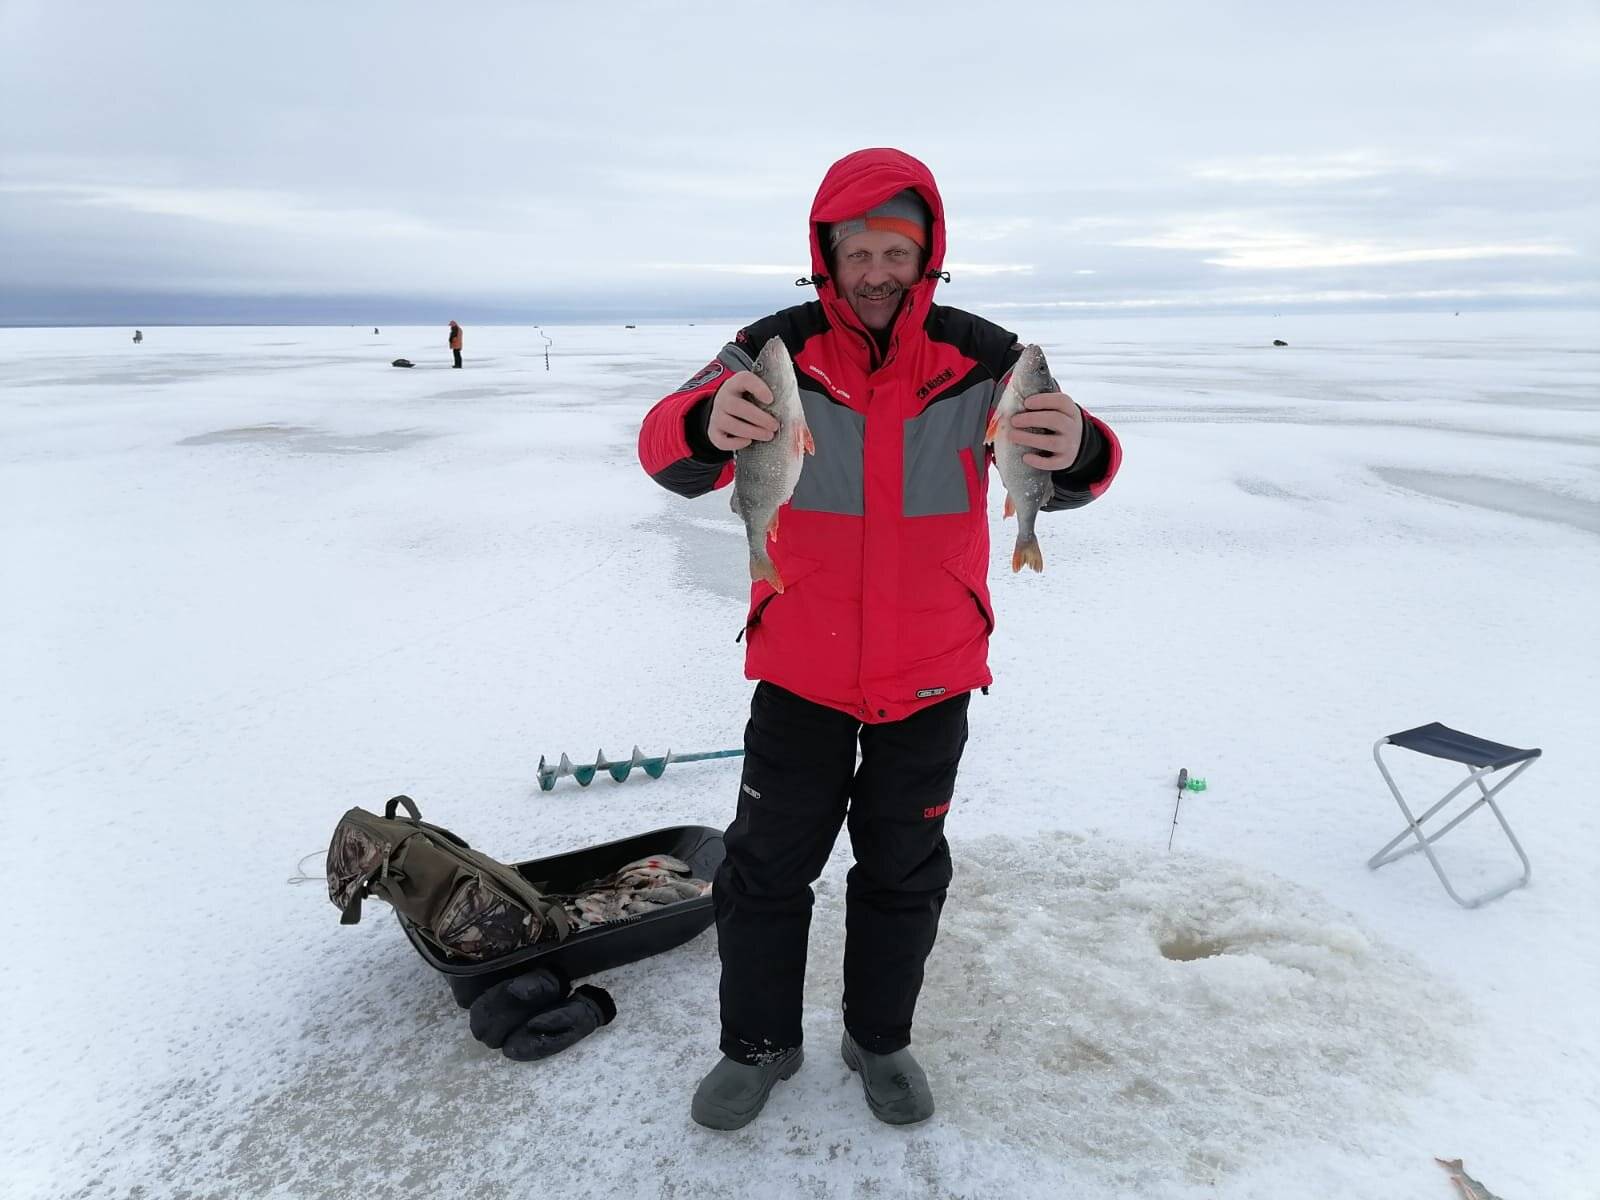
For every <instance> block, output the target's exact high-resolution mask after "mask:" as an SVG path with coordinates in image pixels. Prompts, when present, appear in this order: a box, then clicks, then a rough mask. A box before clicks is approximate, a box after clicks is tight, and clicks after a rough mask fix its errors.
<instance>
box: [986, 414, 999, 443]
mask: <svg viewBox="0 0 1600 1200" xmlns="http://www.w3.org/2000/svg"><path fill="white" fill-rule="evenodd" d="M998 436H1000V410H999V409H995V411H994V412H992V413H990V414H989V427H988V428H987V429H985V430H984V431H983V440H984V441H985V442H988V443H991V444H992V443H993V442H994V439H995V438H997V437H998Z"/></svg>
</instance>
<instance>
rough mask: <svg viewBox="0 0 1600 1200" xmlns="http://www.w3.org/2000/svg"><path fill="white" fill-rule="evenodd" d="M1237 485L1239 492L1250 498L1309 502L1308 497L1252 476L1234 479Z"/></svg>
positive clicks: (1241, 476)
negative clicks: (1258, 497)
mask: <svg viewBox="0 0 1600 1200" xmlns="http://www.w3.org/2000/svg"><path fill="white" fill-rule="evenodd" d="M1234 483H1236V484H1238V485H1239V490H1240V491H1242V492H1246V493H1248V494H1249V495H1251V496H1263V497H1266V498H1267V499H1269V500H1310V499H1311V497H1310V496H1303V495H1301V494H1300V493H1299V492H1294V491H1290V490H1289V489H1288V488H1286V487H1283V486H1281V485H1280V484H1276V483H1273V482H1272V481H1271V480H1270V479H1261V478H1259V477H1257V476H1253V475H1240V476H1238V477H1237V478H1236V479H1234Z"/></svg>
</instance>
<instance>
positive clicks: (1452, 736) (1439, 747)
mask: <svg viewBox="0 0 1600 1200" xmlns="http://www.w3.org/2000/svg"><path fill="white" fill-rule="evenodd" d="M1385 746H1399V747H1401V748H1402V749H1405V750H1415V751H1416V752H1417V753H1418V754H1426V755H1428V756H1429V757H1430V758H1443V759H1448V760H1449V761H1450V762H1458V763H1462V764H1464V765H1465V766H1466V767H1467V768H1468V769H1467V777H1466V779H1464V780H1462V781H1461V782H1460V783H1458V784H1457V785H1456V786H1455V787H1453V788H1451V789H1450V791H1449V792H1447V793H1445V796H1444V798H1443V799H1442V800H1440V801H1439V802H1438V803H1437V804H1435V805H1434V806H1433V807H1432V808H1430V809H1428V811H1427V812H1425V813H1423V814H1422V815H1421V816H1420V817H1413V816H1412V815H1411V809H1410V808H1409V807H1407V805H1406V801H1405V797H1404V796H1402V795H1401V794H1400V789H1399V788H1398V787H1396V786H1395V782H1394V776H1392V775H1390V774H1389V768H1388V767H1386V766H1385V765H1384V763H1383V753H1382V751H1383V748H1384V747H1385ZM1541 753H1543V752H1542V751H1540V750H1519V749H1517V748H1516V747H1515V746H1502V745H1501V744H1500V743H1499V742H1491V741H1488V740H1486V739H1484V738H1480V737H1473V736H1472V734H1470V733H1462V732H1461V731H1460V730H1459V729H1451V728H1449V727H1448V726H1445V725H1441V724H1439V723H1438V722H1437V721H1435V722H1433V724H1431V725H1419V726H1418V727H1417V728H1415V729H1407V730H1406V731H1405V732H1403V733H1391V734H1390V735H1389V736H1388V737H1382V738H1379V739H1378V741H1377V743H1376V744H1375V745H1374V746H1373V747H1372V757H1373V759H1374V761H1376V762H1377V764H1378V770H1380V771H1382V772H1383V780H1384V782H1385V783H1387V784H1388V785H1389V790H1390V791H1391V792H1393V793H1394V800H1395V803H1396V804H1398V805H1399V806H1400V811H1401V812H1403V813H1404V814H1405V817H1406V827H1405V828H1404V829H1403V830H1401V831H1400V832H1399V833H1398V834H1396V835H1395V837H1394V838H1392V839H1391V840H1390V842H1389V844H1388V845H1386V846H1385V847H1384V848H1383V849H1382V850H1379V851H1378V852H1377V853H1376V854H1374V855H1373V856H1372V857H1371V858H1369V859H1368V860H1367V866H1369V867H1371V868H1373V869H1374V870H1376V869H1377V868H1378V867H1381V866H1383V865H1384V863H1390V862H1393V861H1394V860H1395V859H1397V858H1403V857H1404V856H1405V855H1407V854H1411V853H1413V852H1415V851H1417V850H1421V851H1422V852H1423V853H1424V854H1426V855H1427V856H1428V861H1429V862H1430V863H1432V864H1433V870H1434V874H1436V875H1438V876H1439V882H1440V883H1442V884H1444V890H1445V891H1447V892H1449V893H1450V899H1452V900H1454V901H1455V902H1456V903H1457V904H1459V905H1461V906H1462V907H1463V908H1477V907H1478V905H1480V904H1485V903H1487V902H1488V901H1490V900H1494V899H1496V898H1497V897H1500V896H1504V895H1505V894H1506V893H1507V892H1509V891H1511V890H1513V889H1514V888H1519V887H1522V886H1523V885H1524V884H1526V883H1527V882H1528V880H1530V879H1532V878H1533V868H1532V867H1531V866H1529V865H1528V856H1527V855H1526V854H1524V853H1523V852H1522V845H1521V843H1519V842H1518V841H1517V835H1516V834H1514V833H1512V832H1511V826H1510V825H1508V824H1506V818H1505V814H1504V813H1502V812H1501V811H1500V806H1499V805H1498V804H1496V803H1495V802H1494V798H1495V796H1496V795H1497V794H1498V793H1499V792H1501V791H1502V790H1503V789H1504V788H1505V787H1506V785H1507V784H1509V783H1510V782H1511V781H1512V780H1513V779H1515V778H1516V777H1517V776H1518V775H1521V774H1522V773H1523V772H1524V771H1526V770H1527V769H1528V768H1529V767H1531V766H1533V761H1534V759H1536V758H1538V757H1539V755H1540V754H1541ZM1513 763H1516V764H1518V765H1517V769H1516V770H1515V771H1513V772H1511V774H1509V775H1507V776H1506V777H1505V778H1504V779H1502V780H1501V781H1500V782H1499V783H1497V784H1495V785H1494V787H1492V788H1489V787H1485V786H1484V785H1483V780H1484V777H1485V776H1487V775H1491V774H1493V773H1494V772H1496V771H1498V770H1501V769H1502V768H1504V767H1509V766H1511V764H1513ZM1473 784H1477V785H1478V790H1479V791H1480V792H1482V793H1483V795H1482V796H1480V797H1479V798H1478V799H1477V800H1475V801H1473V802H1472V804H1471V805H1470V806H1468V808H1467V810H1466V811H1465V812H1463V813H1462V814H1460V815H1459V816H1458V817H1456V818H1455V819H1454V820H1453V821H1451V822H1450V823H1449V824H1448V825H1446V826H1445V827H1444V828H1443V829H1441V830H1439V831H1438V832H1437V833H1434V834H1430V835H1428V836H1426V837H1424V836H1423V833H1422V823H1423V822H1424V821H1426V820H1427V819H1428V818H1429V817H1431V816H1433V815H1434V813H1436V812H1438V811H1439V810H1440V809H1442V808H1443V807H1444V806H1445V805H1447V804H1449V803H1450V801H1452V800H1454V799H1455V798H1456V797H1457V796H1458V795H1460V794H1461V793H1462V792H1463V791H1465V790H1466V789H1467V788H1469V787H1471V786H1472V785H1473ZM1485 804H1487V805H1488V806H1489V809H1490V811H1492V812H1493V813H1494V815H1495V819H1496V820H1497V821H1499V822H1500V828H1501V829H1503V830H1505V831H1506V837H1508V838H1510V839H1511V848H1512V849H1513V850H1515V851H1516V852H1517V857H1518V858H1520V859H1521V860H1522V878H1520V879H1515V880H1513V881H1512V882H1510V883H1508V884H1506V885H1504V886H1503V887H1498V888H1494V889H1492V890H1491V891H1487V892H1485V893H1483V895H1481V896H1476V897H1474V898H1473V899H1471V900H1463V899H1462V898H1461V897H1460V896H1459V895H1457V894H1456V889H1455V888H1453V887H1451V886H1450V880H1449V879H1448V878H1447V877H1446V876H1445V873H1444V868H1443V867H1441V866H1440V865H1439V859H1438V857H1437V856H1436V855H1435V854H1434V852H1433V843H1435V842H1437V841H1438V840H1439V839H1440V838H1442V837H1443V836H1444V835H1445V834H1447V833H1449V832H1450V831H1451V830H1452V829H1454V828H1455V827H1456V826H1457V825H1459V824H1461V822H1463V821H1465V820H1466V819H1467V818H1468V817H1470V816H1471V815H1472V814H1473V813H1474V812H1476V811H1477V810H1478V809H1479V808H1481V807H1482V806H1483V805H1485ZM1408 837H1415V838H1416V840H1417V841H1416V845H1414V846H1407V847H1406V848H1405V849H1404V850H1396V849H1395V847H1396V846H1398V845H1399V844H1400V843H1401V842H1403V841H1405V840H1406V839H1407V838H1408Z"/></svg>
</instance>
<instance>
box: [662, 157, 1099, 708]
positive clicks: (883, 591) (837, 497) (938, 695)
mask: <svg viewBox="0 0 1600 1200" xmlns="http://www.w3.org/2000/svg"><path fill="white" fill-rule="evenodd" d="M904 188H914V189H915V190H916V192H917V193H918V195H920V196H921V197H922V199H923V201H924V202H925V203H926V204H927V205H928V210H929V212H930V213H931V214H932V227H931V229H930V230H929V233H930V238H929V246H928V251H929V254H928V262H927V266H926V270H925V274H924V276H923V278H922V279H921V280H920V281H919V282H918V283H917V284H916V285H914V286H913V287H911V288H910V289H909V290H908V291H907V294H906V297H905V299H904V301H903V302H902V303H901V306H900V311H899V312H898V313H897V314H896V317H895V321H894V324H893V326H892V327H891V329H890V332H889V339H888V349H887V350H886V351H884V352H882V353H880V352H879V350H878V347H877V344H876V343H875V342H874V341H873V338H872V336H871V334H870V333H869V332H868V331H867V329H866V328H865V326H863V325H862V323H861V321H860V319H859V318H858V317H857V316H856V315H855V312H854V310H853V309H851V307H850V305H849V303H848V302H847V301H846V300H845V299H844V298H843V297H841V296H840V295H839V294H838V293H837V291H836V290H835V288H834V286H833V283H832V281H831V280H830V279H829V278H828V274H827V273H828V271H829V270H830V265H829V263H828V261H827V259H826V256H825V255H824V252H823V248H822V247H823V241H822V237H823V236H824V235H823V234H822V233H821V232H819V226H823V225H826V224H828V223H831V222H834V221H842V220H848V219H850V218H853V217H857V216H860V215H861V214H862V213H864V212H866V211H867V210H868V209H869V208H872V207H873V206H874V205H877V204H880V203H882V202H883V201H884V200H886V199H888V198H889V197H890V196H893V195H894V194H895V193H897V192H899V191H901V190H902V189H904ZM944 252H945V227H944V208H943V205H942V203H941V202H940V199H939V192H938V188H937V187H936V186H935V184H934V181H933V176H932V174H931V173H930V172H929V171H928V169H927V167H925V166H923V165H922V163H920V162H918V161H917V160H916V159H914V158H912V157H911V156H910V155H907V154H903V153H901V152H900V151H898V150H862V151H858V152H857V153H855V154H852V155H850V156H848V157H847V158H844V159H841V160H840V161H839V162H838V163H836V164H834V166H833V168H832V169H831V170H830V171H829V172H828V175H827V177H826V178H825V179H824V180H823V181H822V186H821V187H820V188H819V189H818V191H817V197H816V200H815V201H814V202H813V203H812V206H811V265H812V271H813V275H812V278H811V279H810V280H809V281H808V282H810V283H813V284H815V286H816V288H817V296H818V299H817V300H815V301H812V302H811V303H809V304H801V305H797V306H795V307H794V308H789V309H785V310H784V311H782V312H779V313H775V314H773V315H772V316H770V317H765V318H763V319H762V320H760V321H757V322H755V323H754V324H753V325H749V326H747V327H746V328H744V329H742V330H740V331H739V334H738V336H737V337H736V338H735V340H734V341H732V342H730V343H729V344H728V345H726V346H724V347H723V349H722V352H721V353H720V354H719V355H718V356H717V358H716V359H715V360H713V361H712V362H711V363H710V364H709V365H708V366H706V367H705V368H704V369H703V370H701V371H700V372H699V373H697V374H696V375H695V376H694V378H692V379H690V380H689V381H688V382H687V383H685V384H684V385H683V386H682V387H681V388H680V389H678V391H676V392H674V393H673V394H672V395H670V396H668V397H666V398H665V399H664V400H662V401H660V402H659V403H658V404H657V405H656V406H655V407H654V408H652V409H651V410H650V412H649V414H648V415H647V416H646V417H645V419H644V426H643V428H642V429H641V430H640V433H639V458H640V461H641V462H642V463H643V464H644V468H645V470H646V471H648V472H649V473H650V475H651V476H652V477H653V478H655V479H656V481H657V482H659V483H661V484H662V485H663V486H664V487H667V488H670V489H671V490H673V491H675V492H678V493H679V494H681V495H685V496H698V495H701V494H702V493H704V492H707V491H709V490H711V489H712V488H715V487H723V486H725V485H726V484H728V483H729V482H731V481H732V479H733V472H734V466H733V462H732V456H731V455H729V454H728V453H726V452H725V451H719V450H717V449H716V448H715V447H713V446H712V445H711V443H710V441H709V439H708V437H707V435H706V423H707V420H708V419H709V413H710V405H711V398H712V397H713V396H714V395H715V394H716V391H717V388H718V387H720V386H721V384H722V383H723V382H724V380H725V379H726V378H727V376H728V375H729V374H731V373H732V372H734V371H740V370H749V369H750V366H751V363H752V360H753V359H754V357H755V356H756V354H758V353H759V352H760V350H761V347H762V346H763V345H765V344H766V341H767V339H768V338H771V337H774V336H776V337H781V338H783V340H784V344H785V345H786V346H787V347H788V349H789V353H790V355H791V356H792V357H793V359H794V364H795V372H796V374H797V376H798V380H799V384H800V397H801V402H802V404H803V406H804V408H805V414H806V422H807V424H808V425H809V426H810V427H811V436H812V439H813V440H814V442H815V443H816V454H815V456H814V457H808V458H807V459H806V461H805V466H804V468H803V470H802V471H801V475H800V482H799V484H798V486H797V487H796V488H795V493H794V497H793V499H792V500H791V501H790V503H789V504H788V505H786V506H785V507H784V509H783V510H782V512H781V525H782V533H781V536H780V538H779V539H778V540H777V541H774V542H771V543H769V545H768V551H769V552H770V553H771V555H772V559H773V562H774V563H775V564H776V565H777V568H778V571H779V573H780V574H781V575H782V577H783V580H784V585H785V590H784V591H783V592H782V593H781V594H779V593H776V592H774V591H773V589H772V587H771V586H770V585H769V584H767V583H765V582H756V583H754V584H752V586H751V589H750V608H749V613H748V615H747V617H746V623H745V632H744V635H743V636H744V637H745V641H746V657H745V674H746V676H748V677H749V678H751V679H765V680H767V681H769V682H771V683H774V684H777V685H778V686H779V687H782V688H786V689H788V690H789V691H792V692H795V693H798V694H799V695H801V696H803V697H805V698H806V699H808V700H812V701H815V702H817V703H819V704H825V705H828V706H829V707H831V708H836V709H839V710H841V711H843V712H847V713H850V714H851V715H853V716H855V717H857V718H859V719H860V720H862V721H868V722H879V721H897V720H900V719H901V718H903V717H906V716H909V715H910V714H911V713H913V712H915V711H916V710H918V709H919V708H924V707H926V706H927V705H929V704H934V703H936V702H938V701H939V700H941V699H945V698H947V697H950V696H954V695H958V694H959V693H961V692H966V691H971V690H972V689H974V688H978V687H982V686H984V685H986V684H988V683H989V682H990V681H991V676H990V674H989V667H988V662H987V657H988V647H989V634H990V633H991V632H992V630H993V629H994V616H993V609H992V608H991V607H990V603H989V586H988V582H987V574H988V568H989V524H988V516H987V505H986V499H987V495H988V464H989V461H990V457H989V453H988V449H987V447H986V446H985V445H984V430H985V428H986V426H987V424H988V420H989V414H990V412H991V411H992V409H993V406H994V403H995V402H996V401H997V400H998V398H999V395H1000V387H1001V385H1002V383H1003V381H1004V378H1005V376H1006V374H1007V372H1008V371H1009V370H1010V369H1011V367H1012V365H1013V364H1014V363H1015V362H1016V360H1017V357H1018V355H1020V354H1021V352H1022V347H1021V345H1020V344H1019V343H1018V342H1017V339H1016V337H1015V336H1014V335H1013V334H1011V333H1009V332H1007V331H1006V330H1004V329H1001V328H1000V327H999V326H997V325H993V324H991V323H989V322H988V321H985V320H983V319H982V318H979V317H975V316H973V315H972V314H970V313H966V312H962V311H961V310H959V309H954V308H946V307H944V306H943V305H937V304H934V303H933V292H934V288H935V287H936V286H937V285H938V280H939V277H940V268H941V266H942V265H943V262H944ZM1084 417H1085V421H1084V445H1083V450H1082V452H1081V453H1080V454H1079V456H1078V460H1077V461H1076V462H1074V463H1073V464H1072V465H1071V466H1070V467H1068V468H1066V469H1065V470H1062V471H1058V472H1056V474H1055V482H1056V492H1055V495H1054V496H1053V497H1052V499H1051V501H1050V503H1048V504H1047V505H1046V506H1045V508H1046V509H1047V510H1050V509H1062V508H1076V507H1079V506H1081V505H1084V504H1087V503H1088V502H1089V501H1090V500H1091V499H1093V498H1094V497H1096V496H1098V495H1099V494H1100V493H1101V492H1103V491H1105V489H1106V488H1107V487H1108V486H1109V485H1110V483H1111V479H1112V476H1114V475H1115V474H1116V471H1117V467H1118V465H1119V464H1120V462H1121V458H1122V452H1121V448H1120V446H1119V445H1118V443H1117V439H1116V435H1115V434H1113V433H1112V432H1111V430H1110V428H1109V427H1107V426H1106V425H1105V424H1104V423H1103V422H1101V421H1099V420H1098V419H1097V418H1093V417H1090V416H1089V414H1088V413H1085V414H1084Z"/></svg>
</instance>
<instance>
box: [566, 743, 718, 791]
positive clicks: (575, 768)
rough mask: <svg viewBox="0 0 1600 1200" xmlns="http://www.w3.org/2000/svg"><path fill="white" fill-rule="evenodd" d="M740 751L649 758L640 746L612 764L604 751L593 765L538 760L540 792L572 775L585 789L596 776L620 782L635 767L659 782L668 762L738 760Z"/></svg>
mask: <svg viewBox="0 0 1600 1200" xmlns="http://www.w3.org/2000/svg"><path fill="white" fill-rule="evenodd" d="M743 756H744V751H743V750H702V751H700V752H699V753H696V754H674V753H673V752H672V751H671V750H668V751H667V752H666V753H665V754H662V755H648V754H646V753H645V752H644V751H642V750H640V749H639V747H637V746H635V747H634V748H633V755H632V756H631V757H629V758H623V759H618V760H617V761H616V762H611V761H609V760H608V759H607V758H606V752H605V751H604V750H598V751H596V752H595V759H594V761H593V762H592V763H575V762H573V761H572V760H571V759H570V758H568V757H567V756H566V755H565V754H563V755H562V756H561V761H560V762H558V763H556V764H555V765H554V766H551V765H550V764H548V763H546V762H545V760H544V757H543V756H542V755H541V756H540V758H539V790H540V791H542V792H548V791H550V790H551V789H552V788H554V787H555V786H556V780H558V779H560V778H561V777H562V776H563V775H571V776H572V777H573V778H574V779H576V780H577V781H578V786H579V787H588V786H589V784H590V783H592V782H593V781H594V777H595V775H596V773H598V772H600V771H605V772H607V773H608V774H609V775H610V776H611V778H613V779H615V780H616V781H617V782H618V783H621V782H622V781H623V780H624V779H626V778H627V777H628V776H629V775H631V774H632V773H633V769H634V768H635V767H643V768H644V773H645V774H646V775H648V776H650V778H651V779H660V778H661V774H662V772H663V771H665V770H666V769H667V765H668V764H669V763H682V762H704V761H706V760H707V759H712V758H741V757H743Z"/></svg>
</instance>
